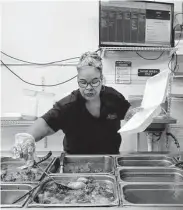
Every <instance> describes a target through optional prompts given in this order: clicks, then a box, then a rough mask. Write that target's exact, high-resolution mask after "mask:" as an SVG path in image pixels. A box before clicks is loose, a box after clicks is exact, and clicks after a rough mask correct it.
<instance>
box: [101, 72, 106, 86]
mask: <svg viewBox="0 0 183 210" xmlns="http://www.w3.org/2000/svg"><path fill="white" fill-rule="evenodd" d="M101 80H102V84H103V85H105V84H106V80H105V77H104V75H103V74H102V75H101Z"/></svg>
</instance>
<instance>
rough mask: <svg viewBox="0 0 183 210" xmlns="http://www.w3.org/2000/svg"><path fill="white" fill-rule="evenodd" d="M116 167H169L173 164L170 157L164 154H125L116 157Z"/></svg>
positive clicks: (172, 159)
mask: <svg viewBox="0 0 183 210" xmlns="http://www.w3.org/2000/svg"><path fill="white" fill-rule="evenodd" d="M116 164H117V167H121V166H123V167H132V166H134V167H169V166H173V165H174V164H175V160H174V158H172V157H168V156H166V155H159V154H158V155H127V156H121V157H116Z"/></svg>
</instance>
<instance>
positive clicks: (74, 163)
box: [48, 155, 115, 175]
mask: <svg viewBox="0 0 183 210" xmlns="http://www.w3.org/2000/svg"><path fill="white" fill-rule="evenodd" d="M60 169H61V168H60V161H59V158H56V159H55V161H53V163H52V164H51V166H50V167H49V169H48V172H49V173H52V175H54V173H96V174H114V171H115V159H114V158H113V157H111V156H102V155H100V156H97V155H93V156H88V155H82V156H80V155H66V156H65V157H64V160H63V169H62V170H60Z"/></svg>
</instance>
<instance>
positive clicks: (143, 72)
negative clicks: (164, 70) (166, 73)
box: [138, 69, 160, 77]
mask: <svg viewBox="0 0 183 210" xmlns="http://www.w3.org/2000/svg"><path fill="white" fill-rule="evenodd" d="M159 72H160V70H159V69H138V76H140V77H152V76H154V75H156V74H158V73H159Z"/></svg>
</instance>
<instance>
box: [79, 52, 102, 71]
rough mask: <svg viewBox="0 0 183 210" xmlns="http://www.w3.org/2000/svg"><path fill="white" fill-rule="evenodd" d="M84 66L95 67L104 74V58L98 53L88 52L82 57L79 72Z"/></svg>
mask: <svg viewBox="0 0 183 210" xmlns="http://www.w3.org/2000/svg"><path fill="white" fill-rule="evenodd" d="M84 66H93V67H95V68H96V69H98V70H99V71H100V73H101V74H102V58H101V57H100V56H99V55H98V54H97V52H86V53H84V54H82V55H81V57H80V60H79V63H78V65H77V70H78V71H79V70H80V69H81V68H82V67H84Z"/></svg>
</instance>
